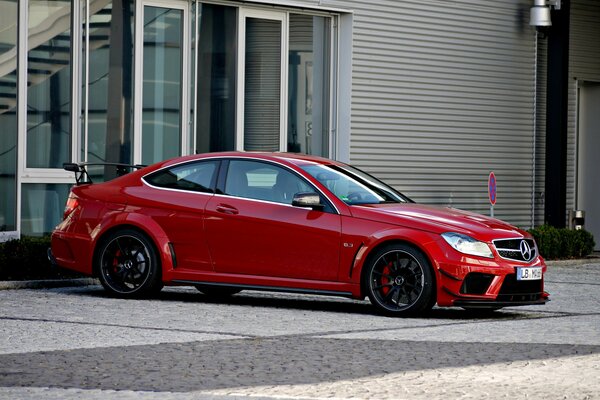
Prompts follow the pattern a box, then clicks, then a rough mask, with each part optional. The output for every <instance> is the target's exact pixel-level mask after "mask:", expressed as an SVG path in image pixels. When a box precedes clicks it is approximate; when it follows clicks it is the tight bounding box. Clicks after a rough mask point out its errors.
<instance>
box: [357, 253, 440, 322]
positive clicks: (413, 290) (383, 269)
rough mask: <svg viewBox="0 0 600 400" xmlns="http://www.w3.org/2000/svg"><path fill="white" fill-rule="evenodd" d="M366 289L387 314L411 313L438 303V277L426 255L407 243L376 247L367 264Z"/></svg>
mask: <svg viewBox="0 0 600 400" xmlns="http://www.w3.org/2000/svg"><path fill="white" fill-rule="evenodd" d="M366 268H367V269H366V273H365V275H364V277H365V289H366V291H367V295H368V296H369V299H370V300H371V303H372V304H373V305H374V306H375V307H376V308H377V309H378V310H379V311H380V312H383V313H384V314H387V315H390V316H409V315H416V314H420V313H423V312H425V311H427V310H429V309H431V307H433V305H434V304H435V278H434V276H433V270H432V268H431V265H430V263H429V261H428V260H427V258H426V257H425V256H424V255H423V254H422V253H421V252H420V251H418V250H417V249H415V248H414V247H412V246H409V245H407V244H402V243H394V244H390V245H387V246H384V247H382V248H380V249H379V250H377V251H376V252H375V253H374V254H373V255H372V256H371V257H370V258H369V261H368V263H367V265H366Z"/></svg>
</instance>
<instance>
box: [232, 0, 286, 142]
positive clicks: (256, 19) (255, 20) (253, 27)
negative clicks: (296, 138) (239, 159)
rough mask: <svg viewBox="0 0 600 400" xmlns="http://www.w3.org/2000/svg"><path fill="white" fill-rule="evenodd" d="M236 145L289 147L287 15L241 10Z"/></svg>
mask: <svg viewBox="0 0 600 400" xmlns="http://www.w3.org/2000/svg"><path fill="white" fill-rule="evenodd" d="M239 18H240V20H239V31H238V43H239V53H238V54H239V68H238V82H240V84H239V85H238V96H237V99H238V104H237V106H238V107H237V137H236V148H237V149H238V150H246V151H254V150H260V151H284V150H286V147H287V145H286V141H287V137H286V134H285V132H286V122H285V118H286V114H287V113H286V111H285V106H286V104H287V102H286V98H287V97H286V93H287V87H286V85H283V84H282V82H287V68H288V67H287V34H288V32H287V31H288V26H287V14H286V13H283V12H271V11H258V10H243V9H242V10H240V14H239Z"/></svg>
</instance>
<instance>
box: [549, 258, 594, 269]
mask: <svg viewBox="0 0 600 400" xmlns="http://www.w3.org/2000/svg"><path fill="white" fill-rule="evenodd" d="M592 264H593V265H600V258H599V257H588V258H577V259H574V260H546V265H547V266H549V267H577V266H580V265H592Z"/></svg>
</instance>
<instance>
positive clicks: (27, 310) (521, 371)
mask: <svg viewBox="0 0 600 400" xmlns="http://www.w3.org/2000/svg"><path fill="white" fill-rule="evenodd" d="M546 288H547V290H548V291H549V292H550V293H551V299H552V301H551V302H550V303H548V304H547V305H545V306H531V307H522V308H507V309H503V310H501V311H498V312H496V313H494V314H493V315H492V316H488V317H481V316H477V315H473V314H469V313H467V312H465V311H463V310H460V309H434V310H433V311H432V313H431V314H430V315H427V316H425V317H423V318H411V319H398V318H386V317H382V316H378V315H376V314H374V312H373V309H372V308H371V306H370V305H369V304H368V303H367V302H357V301H351V300H346V299H339V298H330V297H317V296H302V295H286V294H271V293H262V292H242V293H240V294H239V295H236V296H234V297H232V298H230V299H227V300H221V301H218V300H214V299H210V298H208V297H206V296H204V295H202V294H200V293H199V292H197V291H196V290H195V289H193V288H187V287H186V288H184V287H181V288H166V289H164V290H163V292H162V293H161V295H160V297H159V298H157V299H152V300H119V299H114V298H110V297H108V296H107V295H106V294H105V293H104V292H103V290H102V288H101V287H99V286H85V287H70V288H53V289H36V290H28V289H19V290H0V399H81V398H85V399H129V398H136V399H138V398H139V399H161V400H162V399H166V400H169V399H228V400H230V399H248V398H252V399H321V398H337V399H346V398H359V399H363V398H365V399H366V398H373V399H386V398H389V399H409V398H410V399H429V400H430V399H437V398H446V399H456V398H465V399H481V398H493V399H495V398H507V399H523V398H536V399H537V398H546V399H596V398H597V399H600V378H599V376H600V264H587V265H578V266H573V265H571V266H553V267H550V269H549V273H548V274H547V276H546Z"/></svg>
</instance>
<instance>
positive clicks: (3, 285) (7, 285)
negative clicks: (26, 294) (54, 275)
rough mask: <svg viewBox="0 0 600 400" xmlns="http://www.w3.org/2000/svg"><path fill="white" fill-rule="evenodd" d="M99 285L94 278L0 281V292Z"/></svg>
mask: <svg viewBox="0 0 600 400" xmlns="http://www.w3.org/2000/svg"><path fill="white" fill-rule="evenodd" d="M99 284H100V281H99V280H98V279H95V278H79V279H44V280H37V281H0V290H13V289H52V288H58V287H74V286H88V285H99Z"/></svg>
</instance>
